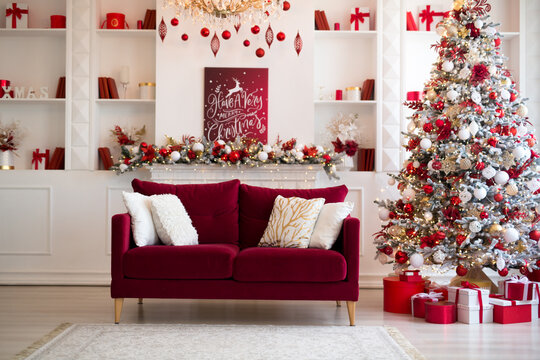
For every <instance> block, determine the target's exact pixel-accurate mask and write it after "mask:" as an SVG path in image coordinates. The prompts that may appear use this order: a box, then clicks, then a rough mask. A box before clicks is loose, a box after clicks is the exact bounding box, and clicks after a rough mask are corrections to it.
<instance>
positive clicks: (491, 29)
mask: <svg viewBox="0 0 540 360" xmlns="http://www.w3.org/2000/svg"><path fill="white" fill-rule="evenodd" d="M484 32H485V33H486V35H487V36H493V35H495V34H496V33H497V30H496V29H495V28H494V27H493V26H488V27H487V28H485V29H484Z"/></svg>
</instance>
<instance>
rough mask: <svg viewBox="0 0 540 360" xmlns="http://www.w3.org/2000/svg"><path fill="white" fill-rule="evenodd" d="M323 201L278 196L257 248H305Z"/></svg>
mask: <svg viewBox="0 0 540 360" xmlns="http://www.w3.org/2000/svg"><path fill="white" fill-rule="evenodd" d="M324 201H325V200H324V199H322V198H321V199H311V200H306V199H302V198H299V197H290V198H284V197H283V196H281V195H278V197H277V198H276V200H275V201H274V208H273V209H272V214H271V215H270V220H269V221H268V226H267V227H266V230H264V234H263V237H262V239H261V241H260V242H259V246H260V247H282V248H307V247H308V245H309V239H310V238H311V233H312V232H313V228H314V227H315V222H316V221H317V217H318V216H319V213H320V212H321V208H322V206H323V205H324Z"/></svg>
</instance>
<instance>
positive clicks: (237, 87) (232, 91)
mask: <svg viewBox="0 0 540 360" xmlns="http://www.w3.org/2000/svg"><path fill="white" fill-rule="evenodd" d="M233 80H234V82H235V83H236V86H235V87H234V88H232V89H228V91H229V93H228V94H227V96H226V97H229V96H231V95H232V94H234V93H237V92H240V91H242V90H244V89H242V87H241V86H240V81H238V79H235V78H233Z"/></svg>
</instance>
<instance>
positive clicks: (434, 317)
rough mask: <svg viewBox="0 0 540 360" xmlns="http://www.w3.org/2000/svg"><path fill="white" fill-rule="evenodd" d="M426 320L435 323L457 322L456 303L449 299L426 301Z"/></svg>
mask: <svg viewBox="0 0 540 360" xmlns="http://www.w3.org/2000/svg"><path fill="white" fill-rule="evenodd" d="M425 305H426V321H427V322H429V323H433V324H452V323H455V322H456V319H457V311H456V304H454V303H451V302H449V301H438V302H426V303H425Z"/></svg>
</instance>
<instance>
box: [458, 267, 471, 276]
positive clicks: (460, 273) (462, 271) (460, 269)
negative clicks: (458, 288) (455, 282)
mask: <svg viewBox="0 0 540 360" xmlns="http://www.w3.org/2000/svg"><path fill="white" fill-rule="evenodd" d="M468 272H469V270H468V269H467V268H466V267H465V266H463V265H459V266H458V267H457V268H456V274H458V276H465V275H467V273H468Z"/></svg>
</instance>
